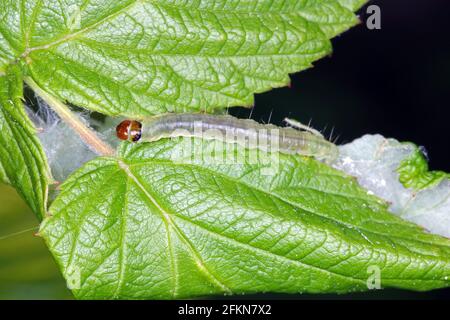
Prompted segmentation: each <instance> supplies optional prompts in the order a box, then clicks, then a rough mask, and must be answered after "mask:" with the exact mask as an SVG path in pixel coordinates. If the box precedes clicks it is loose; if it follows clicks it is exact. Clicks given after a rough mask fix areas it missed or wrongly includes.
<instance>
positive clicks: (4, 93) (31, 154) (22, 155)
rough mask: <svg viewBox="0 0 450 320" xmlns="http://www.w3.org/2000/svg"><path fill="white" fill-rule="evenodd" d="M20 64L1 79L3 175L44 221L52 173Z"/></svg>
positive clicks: (0, 157) (0, 155)
mask: <svg viewBox="0 0 450 320" xmlns="http://www.w3.org/2000/svg"><path fill="white" fill-rule="evenodd" d="M22 86H23V84H22V76H21V73H20V69H19V67H18V66H17V65H14V66H11V68H9V69H8V71H7V74H6V75H4V76H0V176H3V178H2V181H3V182H9V183H10V184H11V185H12V186H14V187H15V188H16V189H17V190H18V192H19V193H20V195H21V196H22V197H23V198H24V199H25V201H26V202H27V203H28V205H29V206H30V208H31V209H32V210H33V212H35V213H36V215H38V217H39V218H42V217H43V216H44V215H45V212H46V206H47V203H46V202H47V192H48V183H49V180H50V171H49V168H48V166H47V160H46V157H45V154H44V152H43V150H42V147H41V144H40V142H39V140H38V139H37V137H36V135H35V129H34V127H33V124H32V123H31V122H30V120H29V119H28V117H27V115H26V113H25V109H24V106H23V103H22Z"/></svg>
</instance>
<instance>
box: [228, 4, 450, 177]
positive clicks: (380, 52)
mask: <svg viewBox="0 0 450 320" xmlns="http://www.w3.org/2000/svg"><path fill="white" fill-rule="evenodd" d="M371 4H376V5H379V7H380V8H381V30H369V29H368V28H367V27H366V24H365V22H366V16H367V14H366V7H367V6H365V7H364V8H363V9H361V10H360V11H359V14H360V18H361V20H362V23H361V24H360V25H358V26H356V27H354V28H352V29H350V30H349V31H347V32H345V33H344V34H342V35H341V36H339V37H337V38H335V39H333V48H334V52H333V54H332V56H330V57H327V58H324V59H322V60H320V61H318V62H316V63H315V64H314V65H315V66H314V67H313V68H311V69H308V70H306V71H304V72H301V73H298V74H294V75H292V86H291V88H280V89H275V90H272V91H271V92H268V93H264V94H260V95H257V96H256V103H255V108H254V110H253V114H252V118H254V119H255V120H264V121H266V122H267V120H268V116H269V115H270V113H271V112H272V110H273V113H272V117H271V122H274V123H276V124H281V122H282V119H283V118H284V117H286V116H290V117H292V118H295V119H299V120H300V121H302V122H304V123H305V122H306V123H308V122H309V120H310V119H312V125H313V126H314V127H315V128H316V129H320V130H323V129H324V128H325V127H327V129H326V131H325V133H326V134H327V136H328V135H329V134H330V133H331V129H332V127H334V133H333V136H334V137H335V136H336V135H340V138H339V139H338V143H346V142H350V141H352V140H353V139H355V138H358V137H360V136H362V135H363V134H366V133H380V134H382V135H384V136H386V137H392V138H396V139H398V140H400V141H412V142H415V143H416V144H418V145H423V146H425V147H426V149H427V150H428V154H429V156H430V167H431V168H432V169H439V170H445V171H450V150H449V149H450V148H449V146H450V143H449V138H450V134H449V116H450V1H448V0H385V1H382V0H380V1H371V2H370V3H369V4H368V5H371ZM232 113H233V114H235V115H239V116H241V117H243V116H245V115H248V114H249V113H250V111H248V110H245V109H242V108H239V109H238V110H234V111H233V112H232Z"/></svg>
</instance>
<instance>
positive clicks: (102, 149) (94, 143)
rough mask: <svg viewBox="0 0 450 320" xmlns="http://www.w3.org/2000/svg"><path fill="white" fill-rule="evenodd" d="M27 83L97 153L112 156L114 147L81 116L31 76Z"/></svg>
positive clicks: (26, 78) (26, 79)
mask: <svg viewBox="0 0 450 320" xmlns="http://www.w3.org/2000/svg"><path fill="white" fill-rule="evenodd" d="M24 81H25V83H26V84H27V85H28V86H29V87H30V88H31V89H33V91H34V92H35V93H36V94H38V95H39V96H40V97H41V98H42V99H43V100H44V101H45V102H47V104H48V105H49V106H50V107H51V108H52V109H53V110H54V111H55V112H56V113H57V114H58V116H59V117H60V118H61V119H62V120H63V121H64V122H65V123H67V124H68V125H69V126H70V127H71V128H72V129H73V130H75V132H76V133H77V134H78V135H79V136H80V138H81V140H83V142H84V143H86V144H87V145H88V146H89V147H90V148H91V149H92V150H93V151H94V152H95V153H97V154H98V155H101V156H111V155H113V154H114V153H115V151H114V149H113V148H112V147H111V146H110V145H108V144H107V143H106V142H104V141H103V140H102V139H100V137H98V135H97V134H96V133H95V132H94V131H93V130H91V129H90V128H88V127H87V126H86V125H85V124H84V123H83V122H82V121H81V120H80V118H79V117H78V116H77V115H75V114H74V113H73V112H71V111H70V109H69V107H68V106H66V105H65V104H64V103H62V102H61V101H59V100H58V99H57V98H55V97H53V96H52V95H50V94H49V93H48V92H46V91H45V90H43V89H42V88H41V87H39V85H38V84H37V83H36V82H35V81H34V80H33V79H32V78H30V77H25V79H24Z"/></svg>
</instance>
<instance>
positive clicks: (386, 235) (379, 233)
mask: <svg viewBox="0 0 450 320" xmlns="http://www.w3.org/2000/svg"><path fill="white" fill-rule="evenodd" d="M152 162H158V163H163V164H168V165H172V166H185V167H188V168H192V167H194V168H196V169H198V170H204V171H206V172H208V173H209V174H211V175H219V176H221V177H223V178H224V179H226V180H227V181H231V182H233V183H239V184H241V185H243V186H245V187H247V188H250V189H255V190H258V191H260V192H261V193H264V194H266V195H267V196H269V197H272V196H273V197H276V198H277V199H279V200H280V201H282V202H284V203H287V204H289V205H291V206H293V207H298V208H301V209H303V210H305V211H307V212H309V213H311V214H314V215H317V216H319V217H321V218H324V219H327V220H329V221H332V222H334V223H336V224H338V225H340V226H343V227H344V228H346V229H358V230H359V231H360V232H361V231H365V232H368V233H371V234H375V235H378V236H382V237H384V238H391V237H393V238H397V239H401V240H404V241H410V242H418V243H421V244H425V245H430V246H438V247H442V248H444V249H445V250H449V249H450V248H449V247H447V246H445V245H443V244H436V243H433V242H426V241H424V240H417V239H411V238H404V237H401V236H397V235H392V234H386V233H382V232H378V231H374V230H369V229H366V228H364V227H361V226H355V225H352V224H349V223H346V222H343V221H340V220H337V219H335V218H333V217H328V216H326V215H323V214H322V213H320V212H317V211H314V210H312V209H311V208H309V207H305V206H302V205H300V204H298V203H295V202H291V201H290V200H289V199H286V198H284V197H282V196H281V195H277V194H273V193H270V192H268V191H267V190H264V189H261V188H258V187H255V186H252V185H249V184H247V183H246V182H244V181H242V180H234V179H232V178H231V177H229V176H227V175H225V174H223V173H220V172H216V171H212V170H210V169H209V168H206V167H200V166H198V165H195V164H181V163H177V164H174V163H173V162H171V161H168V160H161V159H158V160H155V159H151V161H149V162H144V161H140V162H139V163H136V164H131V165H132V166H138V165H148V164H149V163H150V164H151V163H152ZM321 192H325V191H321ZM383 223H386V222H383ZM402 247H403V248H405V249H406V250H407V251H409V252H411V253H413V254H420V255H424V254H423V253H421V252H415V251H411V250H410V248H408V247H405V246H404V245H402ZM427 256H428V257H430V258H433V259H435V258H437V257H438V256H431V255H427Z"/></svg>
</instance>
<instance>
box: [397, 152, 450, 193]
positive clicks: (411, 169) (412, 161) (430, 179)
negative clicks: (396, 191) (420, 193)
mask: <svg viewBox="0 0 450 320" xmlns="http://www.w3.org/2000/svg"><path fill="white" fill-rule="evenodd" d="M397 172H398V173H399V180H400V182H401V183H402V184H403V185H404V186H405V187H406V188H413V189H416V190H422V189H426V188H430V187H432V186H435V185H437V184H439V183H440V182H441V181H442V180H443V179H450V174H449V173H446V172H443V171H429V169H428V162H427V160H426V159H425V158H424V156H423V154H422V152H421V151H420V150H419V149H417V148H416V149H415V151H414V152H413V153H412V154H411V155H410V156H409V157H408V158H407V159H405V160H403V161H402V162H401V163H400V166H399V167H398V169H397Z"/></svg>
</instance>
